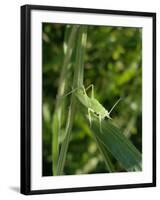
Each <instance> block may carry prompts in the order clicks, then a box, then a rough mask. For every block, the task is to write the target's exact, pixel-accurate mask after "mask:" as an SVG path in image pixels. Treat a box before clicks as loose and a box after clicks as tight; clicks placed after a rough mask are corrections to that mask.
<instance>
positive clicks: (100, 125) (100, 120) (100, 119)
mask: <svg viewBox="0 0 160 200" xmlns="http://www.w3.org/2000/svg"><path fill="white" fill-rule="evenodd" d="M98 118H99V127H100V132H101V133H102V124H101V122H102V118H101V115H99V117H98Z"/></svg>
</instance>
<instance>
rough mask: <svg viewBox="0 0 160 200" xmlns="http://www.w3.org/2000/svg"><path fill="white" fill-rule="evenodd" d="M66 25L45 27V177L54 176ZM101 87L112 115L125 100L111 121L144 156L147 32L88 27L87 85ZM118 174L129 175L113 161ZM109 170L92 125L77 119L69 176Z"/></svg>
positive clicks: (68, 162)
mask: <svg viewBox="0 0 160 200" xmlns="http://www.w3.org/2000/svg"><path fill="white" fill-rule="evenodd" d="M65 28H66V25H65V24H51V23H43V30H42V31H43V34H42V35H43V37H42V40H43V43H42V45H43V48H42V49H43V52H42V54H43V104H42V106H43V138H42V143H43V170H42V171H43V176H51V175H52V154H51V153H52V147H51V143H52V128H51V121H52V117H53V113H54V106H55V97H56V93H57V87H58V78H59V75H60V72H61V68H62V63H63V58H64V54H63V42H64V32H65ZM91 83H92V84H94V85H95V96H96V98H97V99H98V100H99V101H100V102H101V104H102V105H103V106H104V107H105V108H106V109H108V110H110V108H111V107H112V106H113V104H114V103H115V102H116V101H117V100H118V99H119V97H122V98H123V100H122V101H121V102H120V104H119V105H118V106H117V107H116V108H115V109H114V110H113V112H112V114H111V117H112V118H113V120H114V124H116V125H117V126H118V127H120V129H121V130H122V132H123V134H125V136H126V137H128V138H130V140H131V141H132V143H133V144H134V145H135V146H136V147H137V148H138V149H139V151H140V152H142V106H141V101H142V29H141V28H133V27H110V26H109V27H107V26H88V30H87V46H86V50H85V65H84V85H85V86H88V85H89V84H91ZM112 162H113V163H114V166H115V168H116V171H119V172H120V171H124V170H123V168H121V166H120V165H119V163H118V162H117V161H116V160H115V159H114V158H112ZM104 172H106V168H105V165H104V162H103V159H102V157H101V154H100V152H99V150H98V148H97V146H96V143H95V141H94V140H93V138H92V134H91V130H90V128H89V125H88V121H86V118H84V116H83V115H82V114H81V113H78V115H77V116H76V118H75V122H74V126H73V131H72V137H71V141H70V144H69V149H68V153H67V158H66V163H65V168H64V173H65V174H66V175H71V174H90V173H104Z"/></svg>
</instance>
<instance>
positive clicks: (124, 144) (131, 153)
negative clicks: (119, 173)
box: [92, 119, 142, 171]
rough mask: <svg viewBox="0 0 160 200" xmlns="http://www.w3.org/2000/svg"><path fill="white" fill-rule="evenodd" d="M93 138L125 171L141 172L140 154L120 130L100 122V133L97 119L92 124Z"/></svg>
mask: <svg viewBox="0 0 160 200" xmlns="http://www.w3.org/2000/svg"><path fill="white" fill-rule="evenodd" d="M92 129H93V132H94V135H95V137H96V138H97V139H98V140H99V141H101V143H102V144H103V145H104V146H105V147H106V149H107V150H108V151H109V152H110V153H111V154H112V155H113V156H114V157H115V158H116V159H117V160H118V161H119V162H120V163H121V165H122V166H123V167H124V168H125V169H126V170H127V171H140V170H141V162H142V158H141V154H140V152H139V151H138V150H137V149H136V147H135V146H134V145H133V144H132V143H131V141H130V140H129V139H127V138H126V137H125V136H124V135H123V133H122V132H121V130H120V129H119V128H117V127H116V126H115V125H113V124H112V123H111V122H109V121H104V120H103V121H102V131H100V124H99V121H98V120H97V119H94V120H93V122H92Z"/></svg>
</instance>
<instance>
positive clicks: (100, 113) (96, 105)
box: [64, 84, 121, 132]
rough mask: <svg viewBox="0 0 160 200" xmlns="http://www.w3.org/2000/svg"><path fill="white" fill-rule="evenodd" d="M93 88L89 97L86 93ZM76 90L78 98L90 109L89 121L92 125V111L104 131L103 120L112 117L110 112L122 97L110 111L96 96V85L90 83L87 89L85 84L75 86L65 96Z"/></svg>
mask: <svg viewBox="0 0 160 200" xmlns="http://www.w3.org/2000/svg"><path fill="white" fill-rule="evenodd" d="M89 88H91V97H89V96H88V95H87V93H86V91H87V90H88V89H89ZM73 92H75V95H76V97H77V98H78V100H79V101H80V102H81V103H82V105H84V106H85V107H86V108H87V109H88V119H89V123H90V125H91V122H92V118H91V113H92V114H93V115H94V116H95V117H97V118H98V119H99V124H100V131H101V132H102V128H101V121H102V120H103V119H105V118H106V117H107V118H108V119H112V118H111V117H110V113H111V112H112V111H113V109H114V108H115V106H116V105H117V104H118V103H119V101H120V100H121V98H120V99H119V100H118V101H117V102H116V103H115V104H114V105H113V107H112V108H111V109H110V111H108V110H106V109H105V108H104V106H103V105H102V104H101V103H100V102H99V101H98V100H97V99H96V98H95V97H94V85H93V84H91V85H89V86H88V87H87V88H86V89H85V87H84V86H81V87H80V88H75V89H73V90H72V91H71V92H69V93H67V94H66V95H64V96H67V95H69V94H71V93H73Z"/></svg>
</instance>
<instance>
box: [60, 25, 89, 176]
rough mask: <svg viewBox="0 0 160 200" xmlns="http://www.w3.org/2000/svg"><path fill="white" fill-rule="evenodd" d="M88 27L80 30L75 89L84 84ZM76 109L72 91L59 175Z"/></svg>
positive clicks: (75, 68)
mask: <svg viewBox="0 0 160 200" xmlns="http://www.w3.org/2000/svg"><path fill="white" fill-rule="evenodd" d="M86 29H87V28H86V26H81V27H80V28H79V32H78V39H77V49H76V61H75V67H74V78H73V84H72V89H75V88H77V87H79V86H80V85H81V84H83V68H84V66H83V65H84V49H85V45H86V38H87V33H86ZM75 109H76V97H75V95H74V93H72V95H71V103H70V107H69V111H68V121H67V124H66V129H65V138H64V141H63V143H62V146H61V151H60V155H59V160H58V166H57V175H62V174H63V169H64V164H65V161H66V155H67V150H68V145H69V141H70V136H71V130H72V126H73V120H74V118H75Z"/></svg>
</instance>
